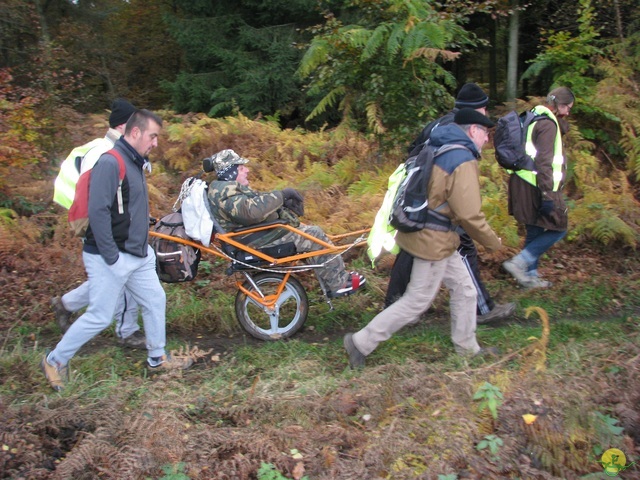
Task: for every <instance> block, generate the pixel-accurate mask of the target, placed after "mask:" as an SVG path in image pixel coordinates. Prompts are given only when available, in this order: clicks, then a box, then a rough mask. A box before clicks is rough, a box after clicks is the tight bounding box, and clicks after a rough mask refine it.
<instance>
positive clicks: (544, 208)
mask: <svg viewBox="0 0 640 480" xmlns="http://www.w3.org/2000/svg"><path fill="white" fill-rule="evenodd" d="M554 208H555V205H554V204H553V200H543V201H542V205H540V209H539V210H538V212H540V215H543V216H545V217H548V216H549V215H551V212H553V209H554Z"/></svg>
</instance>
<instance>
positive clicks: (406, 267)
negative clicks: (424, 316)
mask: <svg viewBox="0 0 640 480" xmlns="http://www.w3.org/2000/svg"><path fill="white" fill-rule="evenodd" d="M458 252H459V253H460V255H461V256H462V261H463V262H464V264H465V266H466V267H467V270H468V271H469V274H470V275H471V279H472V280H473V284H474V285H475V286H476V290H477V291H478V304H477V312H478V315H486V314H487V313H489V312H490V311H491V310H493V307H495V302H494V301H493V299H492V298H491V295H489V292H488V291H487V288H486V287H485V286H484V283H482V280H480V268H479V266H478V250H477V249H476V245H475V243H473V240H472V239H471V237H470V236H469V235H467V234H466V233H463V234H462V235H460V246H459V247H458ZM412 267H413V256H411V254H409V253H407V252H405V251H404V250H400V253H398V255H396V261H395V262H394V264H393V267H392V268H391V277H390V278H389V286H388V287H387V295H386V296H385V299H384V306H385V308H387V307H388V306H389V305H391V304H392V303H393V302H395V301H396V300H397V299H398V298H400V297H401V296H402V295H404V292H405V290H406V289H407V285H408V284H409V280H410V279H411V269H412Z"/></svg>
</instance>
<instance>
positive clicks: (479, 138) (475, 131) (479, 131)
mask: <svg viewBox="0 0 640 480" xmlns="http://www.w3.org/2000/svg"><path fill="white" fill-rule="evenodd" d="M469 133H470V134H471V135H470V136H471V140H473V143H475V144H476V147H477V148H478V151H479V152H481V151H482V147H483V146H484V144H485V143H487V141H488V140H489V129H488V128H487V127H485V126H483V125H477V124H474V125H471V128H470V129H469Z"/></svg>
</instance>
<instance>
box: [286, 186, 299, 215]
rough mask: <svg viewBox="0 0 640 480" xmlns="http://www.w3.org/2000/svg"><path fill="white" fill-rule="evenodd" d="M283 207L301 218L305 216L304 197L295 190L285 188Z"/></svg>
mask: <svg viewBox="0 0 640 480" xmlns="http://www.w3.org/2000/svg"><path fill="white" fill-rule="evenodd" d="M282 205H283V206H285V207H286V208H288V209H289V210H291V211H292V212H293V213H295V214H296V215H298V216H299V217H302V216H303V215H304V198H302V195H300V193H299V192H298V191H297V190H295V189H294V188H285V189H283V190H282Z"/></svg>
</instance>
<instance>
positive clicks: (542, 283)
mask: <svg viewBox="0 0 640 480" xmlns="http://www.w3.org/2000/svg"><path fill="white" fill-rule="evenodd" d="M551 285H553V283H551V282H550V281H548V280H543V279H542V278H540V277H529V278H528V279H527V280H526V281H525V283H524V284H523V285H522V286H523V287H525V288H549V287H550V286H551Z"/></svg>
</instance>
